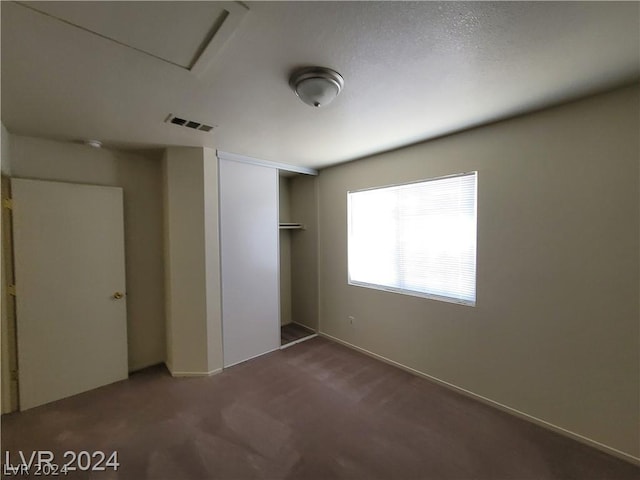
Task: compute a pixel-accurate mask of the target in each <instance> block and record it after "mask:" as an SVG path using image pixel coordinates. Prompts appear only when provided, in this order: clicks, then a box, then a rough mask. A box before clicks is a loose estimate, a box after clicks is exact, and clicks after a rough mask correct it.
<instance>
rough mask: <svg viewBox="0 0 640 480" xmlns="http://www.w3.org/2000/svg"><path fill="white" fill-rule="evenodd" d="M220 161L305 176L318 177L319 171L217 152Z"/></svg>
mask: <svg viewBox="0 0 640 480" xmlns="http://www.w3.org/2000/svg"><path fill="white" fill-rule="evenodd" d="M216 155H217V156H218V159H219V160H230V161H232V162H241V163H250V164H252V165H260V166H262V167H271V168H277V169H278V170H285V171H287V172H294V173H303V174H305V175H318V171H317V170H315V169H313V168H308V167H299V166H297V165H289V164H288V163H279V162H270V161H269V160H260V159H259V158H253V157H247V156H245V155H239V154H237V153H229V152H222V151H220V150H216Z"/></svg>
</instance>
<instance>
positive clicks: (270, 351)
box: [224, 347, 280, 368]
mask: <svg viewBox="0 0 640 480" xmlns="http://www.w3.org/2000/svg"><path fill="white" fill-rule="evenodd" d="M278 350H280V347H278V348H274V349H273V350H269V351H267V352H263V353H259V354H258V355H254V356H253V357H249V358H245V359H244V360H240V361H239V362H236V363H232V364H231V365H225V366H224V368H229V367H233V366H234V365H239V364H241V363H244V362H248V361H249V360H253V359H254V358H258V357H261V356H263V355H266V354H267V353H272V352H277V351H278Z"/></svg>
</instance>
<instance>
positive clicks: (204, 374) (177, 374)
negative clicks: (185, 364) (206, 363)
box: [165, 363, 222, 378]
mask: <svg viewBox="0 0 640 480" xmlns="http://www.w3.org/2000/svg"><path fill="white" fill-rule="evenodd" d="M165 366H166V367H167V370H169V373H170V374H171V376H172V377H176V378H177V377H210V376H211V375H216V374H218V373H220V372H222V368H216V369H214V370H210V371H208V372H174V371H173V370H172V369H171V367H170V366H169V364H168V363H165Z"/></svg>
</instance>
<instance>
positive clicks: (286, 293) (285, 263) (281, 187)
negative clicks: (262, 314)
mask: <svg viewBox="0 0 640 480" xmlns="http://www.w3.org/2000/svg"><path fill="white" fill-rule="evenodd" d="M278 180H279V182H278V210H279V220H280V222H291V221H292V220H291V205H290V204H291V200H290V193H289V189H290V186H289V185H290V180H289V178H287V177H283V176H280V177H278ZM293 233H295V232H292V231H291V230H280V233H279V235H280V325H286V324H287V323H291V322H292V321H293V318H292V317H291V235H292V234H293Z"/></svg>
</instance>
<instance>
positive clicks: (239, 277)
mask: <svg viewBox="0 0 640 480" xmlns="http://www.w3.org/2000/svg"><path fill="white" fill-rule="evenodd" d="M220 236H221V247H220V248H221V263H222V335H223V349H224V366H225V367H228V366H230V365H234V364H236V363H239V362H243V361H245V360H248V359H250V358H253V357H256V356H258V355H262V354H263V353H267V352H270V351H272V350H276V349H278V348H279V347H280V310H279V309H280V306H279V301H280V300H279V299H280V297H279V285H278V283H279V268H280V266H279V251H278V249H279V247H278V170H277V169H275V168H271V167H265V166H261V165H253V164H249V163H242V162H235V161H231V160H223V159H221V160H220Z"/></svg>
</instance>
